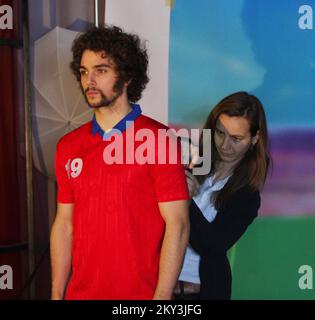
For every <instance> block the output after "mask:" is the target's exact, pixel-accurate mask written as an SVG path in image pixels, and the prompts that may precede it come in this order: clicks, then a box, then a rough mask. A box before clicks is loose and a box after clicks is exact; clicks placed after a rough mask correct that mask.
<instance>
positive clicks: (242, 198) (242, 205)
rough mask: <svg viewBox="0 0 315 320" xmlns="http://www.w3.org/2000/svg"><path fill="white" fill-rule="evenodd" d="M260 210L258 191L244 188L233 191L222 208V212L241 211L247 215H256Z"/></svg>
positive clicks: (247, 187)
mask: <svg viewBox="0 0 315 320" xmlns="http://www.w3.org/2000/svg"><path fill="white" fill-rule="evenodd" d="M259 208H260V191H259V190H258V189H253V188H250V187H249V186H245V187H242V188H240V189H239V190H237V191H235V192H234V193H233V194H232V195H231V196H230V197H229V198H228V199H227V201H226V203H225V206H223V208H222V209H223V210H224V211H233V212H235V211H241V212H242V214H244V213H246V212H247V213H249V214H255V213H256V215H257V212H258V209H259Z"/></svg>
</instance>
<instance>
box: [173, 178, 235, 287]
mask: <svg viewBox="0 0 315 320" xmlns="http://www.w3.org/2000/svg"><path fill="white" fill-rule="evenodd" d="M229 178H230V176H227V177H226V178H224V179H222V180H218V181H216V182H214V176H210V177H208V178H207V179H206V180H205V181H204V183H203V184H202V185H201V187H200V189H199V190H198V194H197V195H196V196H194V197H193V200H194V201H195V203H196V205H197V206H198V208H199V209H200V211H201V212H202V214H203V216H204V217H205V218H206V219H207V220H208V221H209V222H212V221H213V220H214V219H215V217H216V215H217V210H216V209H215V207H214V206H213V205H212V203H211V201H210V199H211V195H212V193H213V192H214V191H218V190H221V189H222V188H223V187H224V185H225V184H226V183H227V181H228V179H229ZM199 261H200V256H199V254H198V253H197V252H196V251H195V250H194V249H193V248H192V247H191V246H190V245H189V246H188V247H187V249H186V254H185V259H184V264H183V268H182V271H181V273H180V275H179V280H182V281H188V282H192V283H200V277H199Z"/></svg>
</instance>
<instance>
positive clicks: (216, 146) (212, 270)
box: [175, 92, 270, 299]
mask: <svg viewBox="0 0 315 320" xmlns="http://www.w3.org/2000/svg"><path fill="white" fill-rule="evenodd" d="M204 129H211V138H212V139H211V144H212V148H211V169H210V173H209V174H208V175H207V176H198V177H194V176H193V175H191V174H190V175H189V174H188V177H189V179H190V181H189V185H193V184H195V185H197V182H198V187H199V186H200V187H199V190H198V192H197V194H196V195H195V196H193V197H192V200H191V204H190V223H191V231H190V246H189V247H188V248H187V251H186V255H185V260H184V264H183V268H182V271H181V274H180V277H179V282H178V286H177V287H176V290H175V294H176V295H175V297H176V298H177V299H230V298H231V287H232V275H231V269H230V264H229V261H228V258H227V251H228V250H229V249H230V248H231V247H232V246H233V245H234V244H235V243H236V242H237V241H238V240H239V238H240V237H241V236H242V235H243V234H244V232H245V231H246V229H247V227H248V226H249V225H250V224H251V223H252V221H253V220H254V219H255V217H256V216H257V213H258V209H259V207H260V191H261V189H262V187H263V185H264V183H265V180H266V176H267V172H268V167H269V162H270V156H269V152H268V134H267V124H266V117H265V112H264V109H263V106H262V104H261V102H260V101H259V100H258V99H257V97H255V96H253V95H250V94H248V93H247V92H236V93H234V94H231V95H229V96H227V97H225V98H224V99H223V100H221V101H220V102H219V103H218V104H217V105H216V106H215V107H214V109H213V110H212V111H211V113H210V115H209V117H208V119H207V121H206V124H205V126H204ZM200 141H203V139H202V137H201V139H200ZM209 143H210V142H209ZM201 147H202V146H201ZM201 149H202V148H201ZM192 182H193V183H192Z"/></svg>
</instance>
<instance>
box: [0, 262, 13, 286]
mask: <svg viewBox="0 0 315 320" xmlns="http://www.w3.org/2000/svg"><path fill="white" fill-rule="evenodd" d="M7 289H9V290H12V289H13V271H12V268H11V267H10V266H8V265H4V266H0V290H7Z"/></svg>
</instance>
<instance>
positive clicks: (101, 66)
mask: <svg viewBox="0 0 315 320" xmlns="http://www.w3.org/2000/svg"><path fill="white" fill-rule="evenodd" d="M111 67H112V66H111V65H110V64H106V63H102V64H97V65H95V66H93V69H96V68H111ZM79 68H80V69H86V67H85V66H80V67H79Z"/></svg>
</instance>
